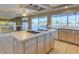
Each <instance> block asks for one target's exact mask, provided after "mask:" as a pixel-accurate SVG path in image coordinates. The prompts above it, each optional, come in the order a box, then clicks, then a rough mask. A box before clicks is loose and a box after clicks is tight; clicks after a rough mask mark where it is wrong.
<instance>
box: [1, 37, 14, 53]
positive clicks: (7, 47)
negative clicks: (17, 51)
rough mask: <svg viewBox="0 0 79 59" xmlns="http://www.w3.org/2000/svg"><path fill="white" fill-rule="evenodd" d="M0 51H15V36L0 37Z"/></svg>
mask: <svg viewBox="0 0 79 59" xmlns="http://www.w3.org/2000/svg"><path fill="white" fill-rule="evenodd" d="M0 53H3V54H9V53H13V38H12V37H11V36H1V37H0Z"/></svg>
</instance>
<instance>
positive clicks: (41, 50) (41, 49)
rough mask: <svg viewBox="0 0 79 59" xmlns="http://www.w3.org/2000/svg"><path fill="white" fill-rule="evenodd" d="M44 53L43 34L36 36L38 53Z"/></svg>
mask: <svg viewBox="0 0 79 59" xmlns="http://www.w3.org/2000/svg"><path fill="white" fill-rule="evenodd" d="M44 53H45V35H41V36H39V37H38V54H44Z"/></svg>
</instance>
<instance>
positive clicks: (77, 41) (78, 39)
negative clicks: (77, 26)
mask: <svg viewBox="0 0 79 59" xmlns="http://www.w3.org/2000/svg"><path fill="white" fill-rule="evenodd" d="M75 44H79V31H75Z"/></svg>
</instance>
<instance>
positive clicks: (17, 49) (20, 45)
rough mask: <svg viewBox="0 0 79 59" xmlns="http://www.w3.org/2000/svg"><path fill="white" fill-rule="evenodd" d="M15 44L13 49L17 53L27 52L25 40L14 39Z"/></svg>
mask: <svg viewBox="0 0 79 59" xmlns="http://www.w3.org/2000/svg"><path fill="white" fill-rule="evenodd" d="M13 42H14V45H13V51H14V53H15V54H24V53H25V51H24V50H25V49H24V47H25V45H24V44H25V43H24V42H20V41H17V40H14V41H13Z"/></svg>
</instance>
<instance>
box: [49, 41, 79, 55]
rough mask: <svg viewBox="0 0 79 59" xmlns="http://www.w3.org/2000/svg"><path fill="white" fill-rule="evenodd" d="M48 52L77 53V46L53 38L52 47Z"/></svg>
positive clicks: (78, 50) (78, 48) (78, 52)
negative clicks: (53, 43) (53, 44)
mask: <svg viewBox="0 0 79 59" xmlns="http://www.w3.org/2000/svg"><path fill="white" fill-rule="evenodd" d="M49 54H79V46H76V45H72V44H69V43H65V42H61V41H57V40H55V46H54V49H53V50H51V51H50V52H49Z"/></svg>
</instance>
